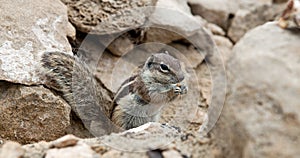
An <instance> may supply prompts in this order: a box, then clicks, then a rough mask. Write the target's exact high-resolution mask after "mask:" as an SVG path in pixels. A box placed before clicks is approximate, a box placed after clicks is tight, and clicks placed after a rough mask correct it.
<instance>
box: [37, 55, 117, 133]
mask: <svg viewBox="0 0 300 158" xmlns="http://www.w3.org/2000/svg"><path fill="white" fill-rule="evenodd" d="M41 67H42V68H41V70H40V71H41V72H40V73H41V77H42V79H43V81H44V84H45V85H46V86H47V87H49V88H52V89H54V90H56V91H58V92H61V93H62V94H63V98H64V99H65V100H66V101H67V102H68V103H69V104H70V105H71V107H72V110H73V111H74V112H75V113H76V115H77V116H78V117H79V118H80V119H81V120H82V122H83V123H84V125H85V127H86V128H87V129H88V130H89V131H90V132H91V133H92V134H93V135H95V136H101V135H103V134H106V133H107V132H111V131H109V129H111V128H110V127H111V122H110V120H109V116H110V113H111V110H112V108H111V98H110V96H109V92H108V91H107V90H106V89H105V88H103V87H102V85H101V84H99V83H98V82H97V80H96V79H95V77H94V75H93V74H92V73H91V72H90V70H89V68H88V67H87V65H86V64H85V63H83V62H82V61H80V60H79V59H78V58H77V57H73V56H71V55H67V54H65V53H60V52H47V53H44V54H43V55H42V57H41ZM103 130H108V131H103Z"/></svg>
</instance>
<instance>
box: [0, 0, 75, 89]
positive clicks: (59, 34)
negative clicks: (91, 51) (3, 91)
mask: <svg viewBox="0 0 300 158" xmlns="http://www.w3.org/2000/svg"><path fill="white" fill-rule="evenodd" d="M53 8H55V9H53ZM0 10H1V13H0V21H1V23H0V30H1V31H0V34H1V35H0V80H6V81H10V82H15V83H22V84H27V85H32V84H37V83H38V82H39V77H38V76H37V74H36V70H35V68H36V65H37V61H38V57H39V54H40V53H43V52H45V51H63V52H69V53H70V52H71V47H70V45H69V43H68V40H67V36H70V37H75V30H74V28H73V27H72V26H71V25H70V23H69V22H68V18H67V8H66V6H64V5H63V3H61V2H60V1H59V0H54V1H51V3H50V2H49V1H46V0H41V1H34V2H33V1H11V2H8V1H1V6H0ZM25 19H26V20H25Z"/></svg>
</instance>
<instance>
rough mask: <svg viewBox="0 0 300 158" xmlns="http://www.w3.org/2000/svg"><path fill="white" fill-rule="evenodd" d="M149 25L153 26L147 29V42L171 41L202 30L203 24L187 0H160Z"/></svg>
mask: <svg viewBox="0 0 300 158" xmlns="http://www.w3.org/2000/svg"><path fill="white" fill-rule="evenodd" d="M170 16H172V17H176V18H170ZM148 25H149V26H150V27H152V28H150V29H149V30H147V31H146V35H145V41H146V42H161V43H170V42H172V41H175V40H179V39H182V38H184V37H188V36H191V35H193V34H195V33H196V32H197V31H199V30H201V24H200V22H199V21H198V20H196V18H194V17H193V16H192V14H191V11H190V8H189V7H188V5H187V1H186V0H175V1H174V0H158V1H157V3H156V8H155V10H154V12H153V13H152V14H151V16H150V17H149V23H148Z"/></svg>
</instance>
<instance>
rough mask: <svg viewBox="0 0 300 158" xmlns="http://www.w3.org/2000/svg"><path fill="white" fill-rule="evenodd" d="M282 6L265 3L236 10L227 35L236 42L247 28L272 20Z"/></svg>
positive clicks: (280, 10)
mask: <svg viewBox="0 0 300 158" xmlns="http://www.w3.org/2000/svg"><path fill="white" fill-rule="evenodd" d="M284 6H285V5H284V4H279V5H271V4H265V5H258V6H254V7H250V8H245V9H240V10H238V11H237V12H236V14H235V17H234V18H233V20H232V23H231V25H230V27H229V30H228V36H229V37H230V39H231V40H233V41H234V42H237V41H238V40H239V39H240V38H241V37H242V36H243V35H244V34H245V33H246V32H247V31H248V30H250V29H252V28H254V27H256V26H258V25H262V24H264V23H265V22H267V21H271V20H274V19H275V17H276V16H278V15H279V14H280V13H281V12H282V10H283V7H284Z"/></svg>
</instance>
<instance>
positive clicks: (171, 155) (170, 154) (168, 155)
mask: <svg viewBox="0 0 300 158" xmlns="http://www.w3.org/2000/svg"><path fill="white" fill-rule="evenodd" d="M162 155H163V156H164V158H182V156H181V155H180V153H179V152H178V151H176V150H167V151H164V152H162Z"/></svg>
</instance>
